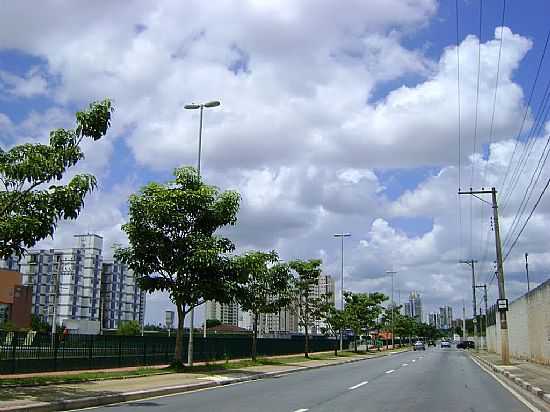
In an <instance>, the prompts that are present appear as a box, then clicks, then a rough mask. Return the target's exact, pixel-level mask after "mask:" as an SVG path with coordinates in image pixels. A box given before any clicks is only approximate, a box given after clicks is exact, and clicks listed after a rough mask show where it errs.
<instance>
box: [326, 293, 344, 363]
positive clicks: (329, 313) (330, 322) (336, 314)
mask: <svg viewBox="0 0 550 412" xmlns="http://www.w3.org/2000/svg"><path fill="white" fill-rule="evenodd" d="M322 312H323V315H324V318H323V320H324V323H325V327H324V328H322V329H321V331H322V332H323V333H324V334H325V335H329V336H334V338H335V345H334V356H338V337H339V336H340V334H341V333H342V332H343V330H344V329H345V328H346V325H347V324H346V317H345V314H344V311H342V310H340V309H336V308H335V307H334V305H333V304H332V302H326V303H325V308H324V309H323V311H322Z"/></svg>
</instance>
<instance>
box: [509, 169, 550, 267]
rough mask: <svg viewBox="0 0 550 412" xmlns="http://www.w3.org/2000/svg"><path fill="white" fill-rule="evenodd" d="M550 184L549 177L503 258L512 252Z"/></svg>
mask: <svg viewBox="0 0 550 412" xmlns="http://www.w3.org/2000/svg"><path fill="white" fill-rule="evenodd" d="M549 185H550V179H548V180H547V181H546V185H545V186H544V189H542V192H541V193H540V196H539V198H538V199H537V201H536V203H535V204H534V206H533V209H531V213H529V216H527V219H526V220H525V223H523V226H522V227H521V230H520V231H519V233H518V235H517V236H516V238H515V239H514V242H513V243H512V246H510V249H508V252H507V253H506V255H504V260H506V259H507V258H508V256H509V255H510V253H511V252H512V249H514V247H515V246H516V243H517V241H518V239H519V237H520V236H521V234H522V233H523V230H524V229H525V227H526V226H527V223H529V220H530V219H531V216H533V213H535V210H536V209H537V207H538V205H539V203H540V200H541V199H542V197H543V196H544V193H545V192H546V189H548V186H549Z"/></svg>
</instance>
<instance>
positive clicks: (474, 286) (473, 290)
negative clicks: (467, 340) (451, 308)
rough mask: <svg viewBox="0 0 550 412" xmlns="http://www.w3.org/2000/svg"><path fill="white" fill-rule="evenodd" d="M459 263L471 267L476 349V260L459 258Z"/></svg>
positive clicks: (477, 343)
mask: <svg viewBox="0 0 550 412" xmlns="http://www.w3.org/2000/svg"><path fill="white" fill-rule="evenodd" d="M460 263H465V264H467V265H470V266H471V267H472V313H473V318H474V319H473V322H474V342H475V345H476V349H478V348H479V339H478V333H477V319H476V318H477V308H476V306H477V302H476V274H475V264H476V263H477V260H474V259H471V260H461V261H460Z"/></svg>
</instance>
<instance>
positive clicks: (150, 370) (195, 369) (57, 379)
mask: <svg viewBox="0 0 550 412" xmlns="http://www.w3.org/2000/svg"><path fill="white" fill-rule="evenodd" d="M362 354H364V353H353V352H347V351H344V352H339V353H338V357H335V356H334V353H333V352H326V353H325V352H323V353H315V354H313V355H310V357H309V358H305V357H304V356H303V355H296V356H284V357H269V358H267V357H266V358H258V359H257V360H256V361H252V360H251V359H241V360H233V361H232V360H229V361H225V362H224V361H215V362H212V363H205V364H201V365H196V366H192V367H185V368H181V369H175V368H172V367H165V368H155V367H143V368H138V369H135V370H131V371H128V370H126V371H104V372H102V371H97V372H94V371H87V372H81V373H71V374H67V375H40V376H32V377H24V378H4V379H0V388H2V387H13V386H40V385H52V384H71V383H83V382H90V381H98V380H107V379H129V378H139V377H144V376H152V375H163V374H171V373H205V374H208V373H214V372H221V371H231V370H236V369H243V368H250V367H254V366H263V365H273V366H291V365H293V364H296V363H303V362H309V361H322V360H334V359H342V358H349V357H353V356H359V355H362Z"/></svg>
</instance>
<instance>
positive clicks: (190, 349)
mask: <svg viewBox="0 0 550 412" xmlns="http://www.w3.org/2000/svg"><path fill="white" fill-rule="evenodd" d="M190 313H191V321H190V322H189V340H188V341H187V366H193V329H195V327H194V324H193V323H194V321H195V319H194V317H195V315H194V313H193V310H191V312H190ZM204 321H205V322H206V319H205V320H204Z"/></svg>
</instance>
